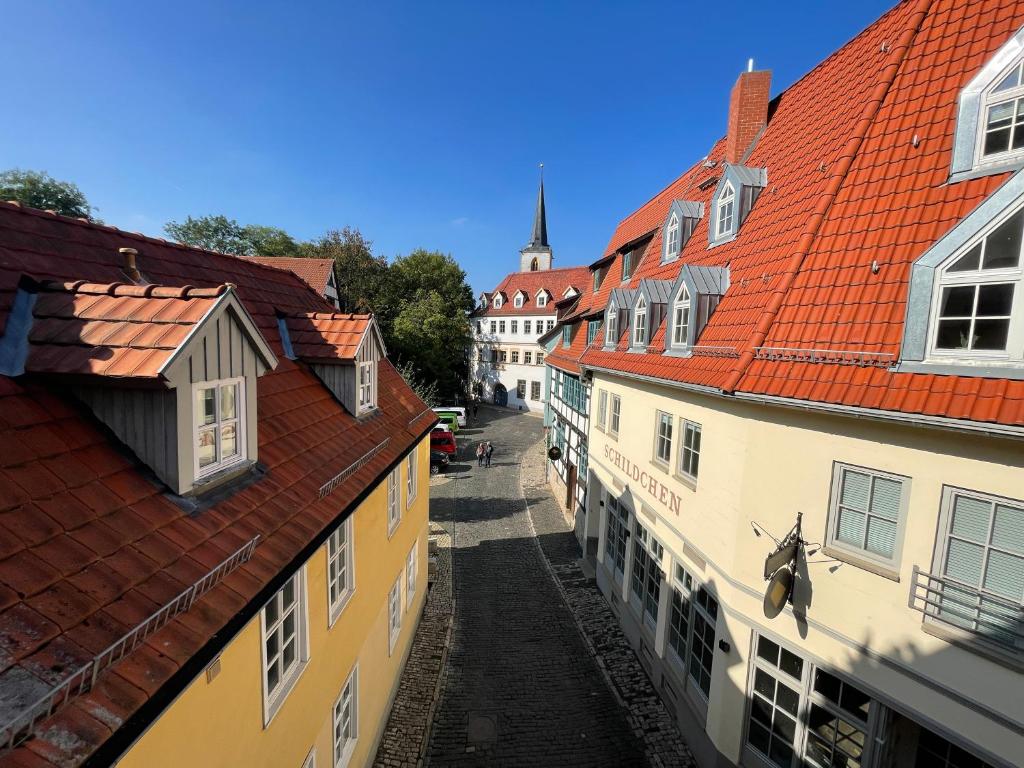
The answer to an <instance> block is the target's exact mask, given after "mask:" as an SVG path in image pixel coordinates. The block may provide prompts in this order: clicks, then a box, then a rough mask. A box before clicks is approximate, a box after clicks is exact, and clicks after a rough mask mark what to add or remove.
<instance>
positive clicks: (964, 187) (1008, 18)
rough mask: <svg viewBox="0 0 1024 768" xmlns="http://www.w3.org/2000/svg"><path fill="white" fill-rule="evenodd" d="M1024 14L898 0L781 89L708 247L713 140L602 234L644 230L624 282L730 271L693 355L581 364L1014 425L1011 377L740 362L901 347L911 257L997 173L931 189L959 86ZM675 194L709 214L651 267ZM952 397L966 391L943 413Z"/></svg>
mask: <svg viewBox="0 0 1024 768" xmlns="http://www.w3.org/2000/svg"><path fill="white" fill-rule="evenodd" d="M1022 24H1024V6H1022V5H1021V4H1020V3H1016V2H1009V1H1000V2H991V3H972V2H969V1H968V0H933V1H932V2H929V1H928V0H908V1H907V2H903V3H901V4H899V5H898V6H896V7H895V8H893V9H892V10H891V11H889V12H888V13H886V14H885V15H884V16H883V17H882V18H880V19H879V20H878V21H877V22H875V23H874V24H872V25H871V26H870V27H869V28H868V29H866V30H865V31H864V32H862V33H861V34H860V35H858V36H857V37H856V38H854V39H853V40H852V41H851V42H849V43H848V44H847V45H845V46H844V47H843V48H841V49H840V50H839V51H837V52H836V53H835V54H833V55H832V56H830V57H829V58H828V59H826V60H825V61H824V62H822V63H821V64H820V65H819V66H818V67H816V68H815V69H814V70H812V71H811V72H810V73H808V74H807V75H806V76H805V77H804V78H802V79H801V80H800V81H799V82H797V83H796V84H794V85H793V86H791V87H790V88H789V89H787V90H786V91H785V92H783V93H782V94H781V95H779V96H778V97H777V98H776V99H775V100H774V102H773V105H772V111H771V118H770V121H769V124H768V128H767V129H766V131H765V132H764V134H763V135H762V136H761V138H760V139H759V140H758V142H757V144H756V145H755V147H754V149H753V152H752V153H751V155H750V157H749V158H748V159H747V160H746V161H745V163H746V164H747V165H749V166H752V167H758V168H767V174H768V185H767V187H766V189H765V190H764V192H763V193H762V194H761V196H760V198H759V199H758V201H757V204H756V205H755V206H754V208H753V210H752V212H751V213H750V216H749V217H748V218H747V219H746V221H745V222H744V223H743V226H742V227H741V229H740V232H739V236H738V237H737V238H736V239H735V240H734V241H732V242H730V243H726V244H723V245H719V246H716V247H714V248H708V234H707V226H708V219H709V218H710V216H709V214H710V205H709V204H710V200H711V196H712V194H713V192H714V186H715V185H714V184H709V185H707V188H706V189H704V190H701V189H700V188H699V186H698V185H699V184H700V183H701V181H702V180H705V179H707V178H715V177H717V176H718V175H720V166H719V165H717V164H718V163H719V162H720V160H721V151H722V150H721V148H722V143H721V142H719V143H718V144H717V145H716V147H715V148H714V149H713V150H712V152H711V154H710V155H709V160H710V161H713V162H715V163H716V167H714V168H707V167H705V163H704V162H703V161H702V162H699V163H697V164H696V165H694V166H693V167H692V168H691V169H690V170H689V171H687V172H686V173H685V174H684V175H683V176H682V177H680V179H678V180H677V181H676V182H674V183H673V184H672V185H670V186H669V187H668V188H666V189H665V190H663V191H662V192H661V193H660V194H659V195H658V196H656V197H655V198H654V199H653V200H651V201H649V202H648V203H646V204H645V205H644V206H643V207H642V208H641V209H640V210H638V211H637V212H636V213H635V214H633V215H632V216H630V217H629V218H627V219H626V220H625V221H623V222H622V223H621V224H620V225H619V226H618V228H617V230H616V232H615V234H614V235H613V237H612V240H611V242H610V244H609V251H610V252H613V253H614V251H615V250H616V249H618V248H621V245H622V244H623V243H626V242H630V241H631V240H635V239H636V238H637V237H638V236H640V235H642V234H643V233H645V232H650V231H651V230H652V229H653V230H654V232H653V237H652V240H651V243H650V245H649V248H648V255H647V256H646V257H645V258H644V260H643V262H642V263H641V265H640V267H639V268H638V269H637V270H636V274H635V275H634V276H633V278H632V279H631V281H630V283H629V285H630V286H631V287H636V286H637V285H639V282H640V280H642V279H645V278H655V279H674V278H675V277H676V276H677V275H678V273H679V266H680V264H681V263H690V264H698V265H707V266H726V265H728V266H729V268H730V280H731V286H730V288H729V290H728V291H727V292H726V294H725V296H724V297H723V299H722V301H721V303H720V304H719V306H718V308H717V309H716V311H715V312H714V314H713V315H712V317H711V319H710V321H709V322H708V325H707V326H706V328H705V329H704V331H703V333H702V335H701V337H700V339H699V340H698V346H697V348H696V349H695V354H694V355H693V356H692V357H690V358H678V357H669V356H665V355H663V354H659V352H660V351H661V350H660V348H659V349H656V350H652V352H651V353H650V354H636V353H627V352H625V351H624V347H623V346H621V345H620V348H619V349H618V350H617V351H613V352H604V351H601V350H599V349H597V348H596V346H595V348H594V349H591V350H589V351H587V352H586V353H585V354H584V355H583V358H582V359H583V362H584V364H586V365H588V366H592V367H595V368H607V369H614V370H620V371H623V372H626V373H631V374H636V375H642V376H650V377H656V378H662V379H667V380H670V381H677V382H683V383H687V384H695V385H704V386H709V387H713V388H718V389H721V390H724V391H726V392H732V391H736V392H751V393H757V394H768V395H780V396H784V397H795V398H800V399H809V400H816V401H823V402H830V403H842V404H847V405H857V406H862V407H868V408H874V409H882V410H892V411H901V412H906V413H916V414H928V415H936V416H938V415H943V416H952V417H954V418H962V419H972V420H976V421H995V422H1001V423H1004V424H1011V425H1021V424H1024V382H1021V381H1006V380H1002V381H993V380H982V379H978V378H973V377H959V376H935V375H927V374H909V373H901V374H896V373H893V372H891V371H889V370H887V369H886V368H885V366H884V365H882V366H879V365H873V366H867V367H857V366H851V365H843V364H839V363H827V362H824V363H821V362H819V363H807V362H791V361H785V360H766V359H760V358H758V357H756V356H755V348H756V347H796V348H800V349H813V348H827V349H842V350H850V351H863V352H867V353H875V354H877V353H888V354H890V355H891V354H895V353H898V351H899V344H900V339H901V337H902V333H903V320H904V312H905V308H906V307H905V302H906V296H907V289H908V283H909V267H910V264H911V263H912V262H913V260H914V259H916V258H917V257H918V256H920V255H921V254H922V253H924V252H925V251H926V250H927V249H928V248H929V247H930V246H931V245H932V244H933V243H935V241H936V240H938V239H939V238H940V237H941V236H942V235H944V234H945V233H946V232H948V231H949V229H950V228H952V227H953V226H955V225H956V224H957V223H958V222H959V221H960V220H961V219H963V217H964V216H965V215H966V214H967V213H969V212H970V211H971V210H972V209H973V208H974V207H976V206H977V205H978V203H979V202H980V201H981V200H983V199H984V198H985V197H986V196H987V195H989V194H990V193H991V192H992V191H993V190H994V189H995V188H996V187H998V186H999V185H1000V184H1001V183H1002V182H1003V181H1005V180H1006V178H1007V174H998V175H994V176H990V177H986V178H981V179H976V180H972V181H964V182H960V183H957V184H952V185H948V184H946V183H945V182H946V179H947V176H948V173H949V166H950V159H951V147H952V134H953V127H954V120H955V113H956V107H957V95H958V93H959V91H960V89H961V88H962V87H963V86H964V85H965V84H966V83H967V82H968V81H969V80H970V79H971V77H973V76H974V74H975V73H976V72H977V71H978V69H979V68H980V67H981V66H982V64H983V63H984V62H985V61H986V60H987V59H988V58H989V57H990V56H991V55H992V54H993V53H994V52H995V51H996V50H997V49H998V48H999V47H1000V46H1001V45H1002V44H1003V43H1005V42H1006V40H1007V39H1008V38H1009V37H1010V36H1011V35H1012V34H1013V33H1014V32H1015V31H1016V30H1017V29H1019V28H1020V26H1021V25H1022ZM915 136H917V137H918V140H917V146H914V143H915V142H914V140H913V139H914V137H915ZM673 199H685V200H695V201H699V202H703V203H704V204H705V210H706V211H707V212H708V213H706V214H705V216H704V218H703V219H702V220H701V222H700V224H699V225H698V226H697V228H696V231H695V232H694V234H693V236H692V237H691V238H690V240H689V241H688V242H687V244H686V246H685V247H684V249H683V252H682V254H681V256H680V258H679V260H677V261H675V262H673V263H671V264H668V265H660V264H659V259H660V253H661V226H662V224H663V223H664V220H665V217H666V216H667V214H668V209H669V206H670V205H671V202H672V200H673ZM875 260H877V261H878V263H879V266H880V270H879V272H878V274H877V275H874V274H872V272H871V269H870V265H871V263H872V261H875ZM620 261H621V257H616V259H615V262H614V263H613V266H612V272H613V273H614V271H615V270H616V269H620V270H621V267H620V265H619V263H620ZM619 274H621V271H620V272H619ZM606 282H607V278H606ZM602 294H604V290H603V289H602V291H601V292H600V293H599V294H596V295H594V298H593V299H592V301H591V302H590V303H589V304H587V303H585V302H583V301H581V303H580V306H579V308H577V310H576V315H577V316H579V315H581V314H583V313H585V312H590V313H593V312H594V311H595V310H596V309H598V308H601V307H603V306H604V305H606V304H607V296H606V295H605V296H602ZM661 335H662V336H663V331H662V334H661ZM656 341H657V339H656ZM929 392H932V393H936V394H935V396H928V394H927V393H929ZM922 393H923V394H922ZM957 397H961V398H964V399H961V400H958V401H957V402H956V404H955V405H951V403H952V401H953V400H954V399H956V398H957Z"/></svg>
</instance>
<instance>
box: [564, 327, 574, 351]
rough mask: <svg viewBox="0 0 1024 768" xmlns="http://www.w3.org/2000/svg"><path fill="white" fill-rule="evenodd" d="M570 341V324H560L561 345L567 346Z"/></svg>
mask: <svg viewBox="0 0 1024 768" xmlns="http://www.w3.org/2000/svg"><path fill="white" fill-rule="evenodd" d="M571 342H572V326H571V325H563V326H562V346H563V347H568V346H569V344H570V343H571Z"/></svg>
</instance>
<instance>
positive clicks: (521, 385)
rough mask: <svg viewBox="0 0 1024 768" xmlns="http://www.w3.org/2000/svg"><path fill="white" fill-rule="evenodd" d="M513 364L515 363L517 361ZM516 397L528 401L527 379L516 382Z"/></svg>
mask: <svg viewBox="0 0 1024 768" xmlns="http://www.w3.org/2000/svg"><path fill="white" fill-rule="evenodd" d="M512 362H515V360H513V361H512ZM516 397H518V398H519V399H520V400H525V399H526V379H519V380H518V381H517V382H516Z"/></svg>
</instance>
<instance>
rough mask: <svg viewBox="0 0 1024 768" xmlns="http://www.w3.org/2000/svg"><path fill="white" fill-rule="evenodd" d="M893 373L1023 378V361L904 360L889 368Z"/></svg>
mask: <svg viewBox="0 0 1024 768" xmlns="http://www.w3.org/2000/svg"><path fill="white" fill-rule="evenodd" d="M891 370H892V371H893V372H894V373H931V374H935V375H939V376H977V377H980V378H995V379H1024V363H1012V362H1010V363H1004V362H1000V361H996V360H983V359H979V360H977V361H971V362H960V361H957V360H950V361H948V362H940V361H932V362H925V361H923V360H904V361H902V362H900V363H898V364H897V365H896V366H895V367H894V368H892V369H891Z"/></svg>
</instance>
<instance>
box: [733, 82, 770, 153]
mask: <svg viewBox="0 0 1024 768" xmlns="http://www.w3.org/2000/svg"><path fill="white" fill-rule="evenodd" d="M771 84H772V73H771V70H770V69H764V70H759V71H757V72H751V71H747V72H743V73H742V74H741V75H740V76H739V77H738V78H737V79H736V85H734V86H733V87H732V95H731V96H730V97H729V129H728V132H727V133H726V136H725V161H726V162H727V163H734V164H735V163H738V162H740V160H741V159H742V157H743V155H744V154H745V153H746V151H747V150H748V149H749V148H750V145H751V144H753V143H754V139H756V138H757V135H758V134H759V133H760V132H761V129H762V128H764V127H765V125H767V124H768V91H769V89H770V88H771Z"/></svg>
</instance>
